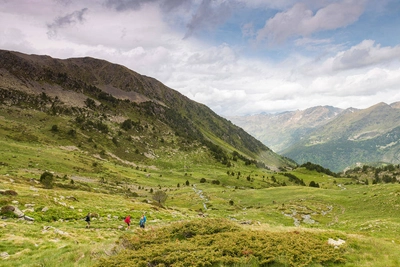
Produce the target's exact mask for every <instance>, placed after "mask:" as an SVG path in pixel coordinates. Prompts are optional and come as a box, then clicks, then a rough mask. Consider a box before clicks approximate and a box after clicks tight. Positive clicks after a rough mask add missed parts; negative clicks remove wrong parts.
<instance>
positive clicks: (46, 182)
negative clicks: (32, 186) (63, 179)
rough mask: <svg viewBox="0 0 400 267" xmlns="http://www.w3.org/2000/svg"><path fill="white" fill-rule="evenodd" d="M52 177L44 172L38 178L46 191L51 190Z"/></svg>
mask: <svg viewBox="0 0 400 267" xmlns="http://www.w3.org/2000/svg"><path fill="white" fill-rule="evenodd" d="M53 180H54V175H53V174H52V173H51V172H47V171H46V172H44V173H42V175H41V176H40V183H41V184H42V185H43V186H44V187H45V188H47V189H50V188H53Z"/></svg>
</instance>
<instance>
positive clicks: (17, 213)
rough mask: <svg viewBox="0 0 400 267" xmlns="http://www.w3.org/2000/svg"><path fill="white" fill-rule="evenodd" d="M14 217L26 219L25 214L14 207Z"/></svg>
mask: <svg viewBox="0 0 400 267" xmlns="http://www.w3.org/2000/svg"><path fill="white" fill-rule="evenodd" d="M13 213H14V215H15V216H17V218H22V217H24V215H25V214H24V213H23V212H22V211H21V210H20V209H19V208H17V207H14V211H13Z"/></svg>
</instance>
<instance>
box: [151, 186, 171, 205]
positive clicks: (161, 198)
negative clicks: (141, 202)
mask: <svg viewBox="0 0 400 267" xmlns="http://www.w3.org/2000/svg"><path fill="white" fill-rule="evenodd" d="M167 198H168V195H167V193H165V192H164V191H161V190H159V191H156V192H155V193H154V195H153V200H155V201H157V202H158V204H160V205H162V204H164V203H165V201H166V200H167Z"/></svg>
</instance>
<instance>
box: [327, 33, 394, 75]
mask: <svg viewBox="0 0 400 267" xmlns="http://www.w3.org/2000/svg"><path fill="white" fill-rule="evenodd" d="M390 61H397V62H399V61H400V45H398V46H395V47H381V45H380V44H376V45H375V41H373V40H364V41H363V42H361V43H360V44H358V45H356V46H353V47H351V48H350V49H349V50H347V51H343V52H341V53H339V54H338V55H336V57H335V58H334V59H333V62H332V64H333V66H332V68H333V70H343V69H353V68H362V67H368V66H373V65H376V64H384V63H388V62H390Z"/></svg>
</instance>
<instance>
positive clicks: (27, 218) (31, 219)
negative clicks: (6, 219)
mask: <svg viewBox="0 0 400 267" xmlns="http://www.w3.org/2000/svg"><path fill="white" fill-rule="evenodd" d="M24 219H25V220H27V221H31V222H33V221H34V220H35V219H33V218H32V217H29V216H26V215H25V216H24Z"/></svg>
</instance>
